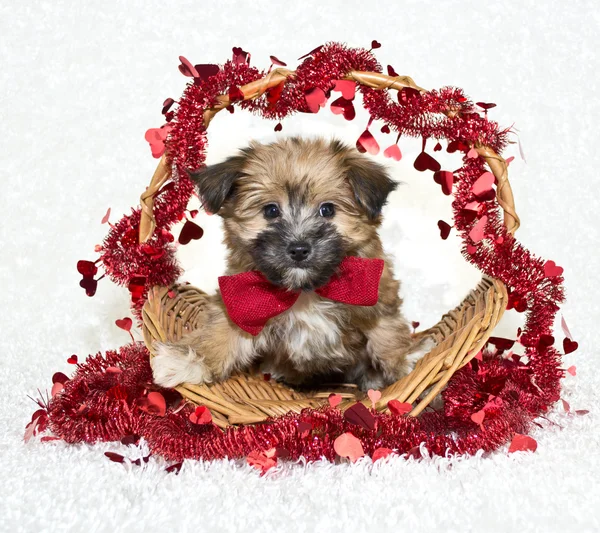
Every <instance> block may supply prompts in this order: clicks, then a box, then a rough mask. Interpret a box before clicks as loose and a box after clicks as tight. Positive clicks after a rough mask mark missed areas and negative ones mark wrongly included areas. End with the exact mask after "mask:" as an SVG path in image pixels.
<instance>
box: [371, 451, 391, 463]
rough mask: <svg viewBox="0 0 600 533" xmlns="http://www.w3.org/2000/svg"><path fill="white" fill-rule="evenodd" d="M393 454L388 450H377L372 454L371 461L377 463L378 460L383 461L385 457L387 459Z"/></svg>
mask: <svg viewBox="0 0 600 533" xmlns="http://www.w3.org/2000/svg"><path fill="white" fill-rule="evenodd" d="M393 453H394V450H390V449H389V448H377V449H376V450H375V451H374V452H373V455H372V456H371V459H373V462H375V461H378V460H379V459H385V458H386V457H388V456H389V455H391V454H393Z"/></svg>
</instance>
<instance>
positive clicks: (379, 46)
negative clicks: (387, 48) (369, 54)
mask: <svg viewBox="0 0 600 533" xmlns="http://www.w3.org/2000/svg"><path fill="white" fill-rule="evenodd" d="M371 48H373V49H376V48H381V43H378V42H377V41H371Z"/></svg>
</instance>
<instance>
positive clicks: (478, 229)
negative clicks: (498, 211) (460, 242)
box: [469, 215, 488, 242]
mask: <svg viewBox="0 0 600 533" xmlns="http://www.w3.org/2000/svg"><path fill="white" fill-rule="evenodd" d="M487 221H488V217H487V215H483V216H482V217H481V218H480V219H479V220H478V221H477V222H476V224H475V225H474V226H473V228H472V229H471V231H470V232H469V238H470V239H471V240H472V241H473V242H479V241H481V240H482V239H483V236H484V232H485V226H486V224H487Z"/></svg>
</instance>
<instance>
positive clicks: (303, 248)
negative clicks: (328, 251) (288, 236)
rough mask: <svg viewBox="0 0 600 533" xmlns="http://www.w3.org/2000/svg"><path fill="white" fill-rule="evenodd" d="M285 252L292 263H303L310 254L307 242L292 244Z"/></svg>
mask: <svg viewBox="0 0 600 533" xmlns="http://www.w3.org/2000/svg"><path fill="white" fill-rule="evenodd" d="M287 251H288V254H289V255H290V257H291V258H292V259H293V260H294V261H304V260H305V259H306V258H307V257H308V255H309V254H310V245H309V244H308V243H307V242H293V243H292V244H290V245H289V246H288V249H287Z"/></svg>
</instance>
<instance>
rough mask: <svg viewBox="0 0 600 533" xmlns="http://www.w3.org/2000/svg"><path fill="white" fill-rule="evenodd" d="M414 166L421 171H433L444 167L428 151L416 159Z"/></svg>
mask: <svg viewBox="0 0 600 533" xmlns="http://www.w3.org/2000/svg"><path fill="white" fill-rule="evenodd" d="M413 166H414V167H415V168H416V169H417V170H418V171H419V172H424V171H426V170H431V171H432V172H437V171H439V170H440V169H441V168H442V167H441V165H440V164H439V163H438V162H437V161H436V160H435V159H434V158H433V157H431V156H430V155H429V154H428V153H427V152H421V153H420V154H419V155H418V156H417V158H416V159H415V162H414V164H413Z"/></svg>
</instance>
